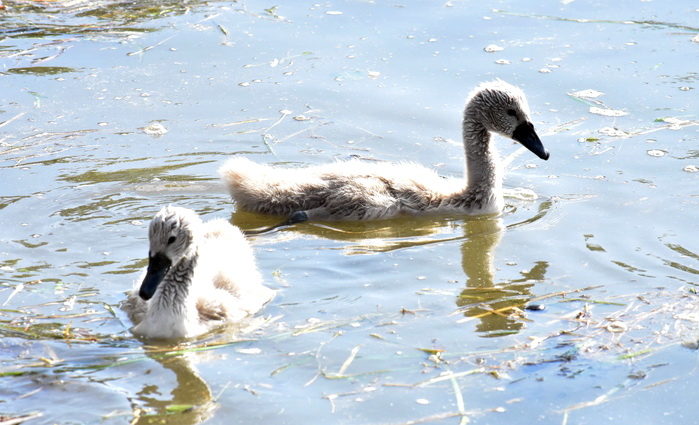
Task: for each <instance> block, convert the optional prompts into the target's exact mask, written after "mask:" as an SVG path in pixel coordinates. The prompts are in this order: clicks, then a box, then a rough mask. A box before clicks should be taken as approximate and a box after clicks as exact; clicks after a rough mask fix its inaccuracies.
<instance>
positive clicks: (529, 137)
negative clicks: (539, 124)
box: [512, 121, 549, 160]
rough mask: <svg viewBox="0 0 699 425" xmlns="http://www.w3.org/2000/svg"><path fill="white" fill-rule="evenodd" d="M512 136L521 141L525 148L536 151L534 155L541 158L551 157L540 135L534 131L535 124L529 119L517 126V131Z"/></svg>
mask: <svg viewBox="0 0 699 425" xmlns="http://www.w3.org/2000/svg"><path fill="white" fill-rule="evenodd" d="M512 138H513V139H515V140H516V141H518V142H519V143H521V144H522V146H524V147H525V148H527V149H529V150H530V151H532V152H534V155H536V156H538V157H539V158H541V159H543V160H547V159H549V151H547V150H546V148H545V147H544V145H543V144H542V143H541V140H539V136H537V135H536V132H535V131H534V125H533V124H532V123H530V122H529V121H527V122H523V123H522V124H520V125H518V126H517V128H515V132H514V133H512Z"/></svg>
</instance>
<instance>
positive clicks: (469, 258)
mask: <svg viewBox="0 0 699 425" xmlns="http://www.w3.org/2000/svg"><path fill="white" fill-rule="evenodd" d="M464 228H465V234H466V239H465V240H464V243H463V245H462V247H461V254H462V265H463V268H464V273H465V274H466V289H464V290H463V291H462V292H461V295H460V296H459V297H458V298H457V300H456V304H457V305H458V306H459V307H461V308H462V309H463V311H464V315H465V316H467V317H477V318H478V319H479V320H480V324H478V325H477V326H476V330H477V331H478V332H484V333H487V334H488V336H500V335H503V334H509V333H516V332H518V331H520V330H521V329H522V327H523V326H524V323H523V322H522V321H520V320H517V319H516V318H513V317H511V316H510V313H511V312H512V310H511V309H510V307H519V306H521V305H522V304H525V303H526V302H527V300H529V299H530V298H531V292H530V288H531V287H532V286H533V285H534V283H535V282H536V281H540V280H542V279H543V278H544V275H545V273H546V269H547V267H548V264H547V263H545V262H538V263H537V264H536V265H535V266H534V267H533V268H532V269H531V270H530V271H528V272H522V278H520V279H515V280H511V281H509V282H508V283H506V284H503V285H496V284H495V266H494V256H493V255H494V251H495V247H496V246H497V245H498V243H500V240H501V239H502V235H503V231H504V226H503V224H502V219H501V218H487V219H478V220H468V221H466V222H465V223H464Z"/></svg>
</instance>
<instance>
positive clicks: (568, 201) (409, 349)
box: [0, 0, 699, 425]
mask: <svg viewBox="0 0 699 425" xmlns="http://www.w3.org/2000/svg"><path fill="white" fill-rule="evenodd" d="M486 3H487V4H486ZM3 4H4V6H5V9H4V10H1V11H0V81H1V82H2V89H1V90H0V168H1V171H0V173H1V175H2V185H1V186H0V226H1V228H2V232H1V233H0V303H2V304H3V305H2V307H1V308H2V310H0V335H2V340H0V415H1V416H2V417H3V418H6V419H7V418H17V417H28V418H31V419H28V420H27V423H36V424H39V423H47V424H48V423H51V424H77V423H81V424H82V423H115V424H117V423H118V424H122V423H144V424H145V423H177V424H195V423H202V422H205V421H206V422H207V423H211V424H230V423H240V424H249V423H261V424H299V423H306V424H328V423H336V424H417V423H443V424H465V423H471V424H512V423H536V424H564V425H565V424H590V423H595V424H601V423H639V424H649V423H653V424H656V425H657V424H678V423H691V421H693V420H694V418H696V417H697V414H699V407H697V404H696V400H695V398H696V397H695V396H694V388H695V382H696V380H697V379H699V372H697V368H698V367H699V362H698V359H697V351H696V348H697V346H698V345H699V298H698V295H697V293H696V290H697V281H698V278H699V243H698V242H697V237H696V235H697V224H696V223H697V219H696V217H697V208H698V207H699V189H697V188H698V187H699V186H698V183H699V173H698V172H697V171H699V168H697V167H699V144H698V143H697V142H698V141H699V116H698V114H697V111H699V100H698V96H697V91H696V90H697V89H698V88H699V87H698V83H697V78H698V74H697V72H698V70H697V64H698V63H699V62H698V59H699V26H698V25H697V22H699V8H697V5H696V4H695V3H694V2H690V1H677V2H660V1H639V0H633V1H632V0H623V1H617V2H594V1H574V0H565V1H543V2H538V3H536V5H533V4H526V5H525V4H523V3H522V2H513V1H495V2H480V3H474V2H465V1H458V0H457V1H448V2H419V4H418V2H407V3H403V4H400V3H383V2H371V1H366V2H364V1H338V2H332V3H313V2H280V3H277V5H278V6H277V5H275V4H274V3H263V2H257V1H249V2H243V1H241V2H232V3H231V2H211V3H199V2H186V3H179V2H148V1H141V2H137V3H133V4H131V3H117V2H109V1H100V2H83V1H81V0H76V1H73V2H67V1H66V2H64V1H60V2H47V3H42V2H33V1H24V0H22V1H15V0H4V3H3ZM494 78H502V79H504V80H506V81H508V82H510V83H513V84H515V85H518V86H519V87H521V88H523V89H524V91H525V92H526V93H527V96H528V100H529V104H530V107H531V109H532V112H533V119H534V121H535V125H536V127H537V129H538V132H539V134H540V135H541V136H542V140H543V142H544V144H545V145H546V147H547V148H548V150H549V151H550V152H551V158H550V160H549V161H546V162H544V161H540V160H539V159H537V158H536V157H534V156H533V155H531V154H530V153H528V152H525V153H522V154H521V155H520V156H518V157H516V158H515V159H514V160H513V162H512V163H511V165H510V167H509V169H508V173H507V175H506V179H505V185H506V187H507V188H508V189H510V190H514V189H524V191H525V192H526V193H529V192H531V191H533V192H535V193H536V194H537V195H538V196H537V197H536V199H533V198H532V197H527V196H516V197H509V198H508V199H507V207H506V209H505V211H504V213H503V215H502V217H498V218H465V217H442V218H426V219H408V218H403V219H396V220H391V221H382V222H377V223H359V224H357V223H341V224H322V223H305V224H300V225H295V226H291V227H287V228H283V229H279V230H277V231H271V232H266V233H262V234H260V235H256V236H254V237H252V238H251V241H252V243H253V246H254V248H255V252H256V254H257V257H258V260H259V264H260V268H261V270H262V271H263V274H264V276H265V280H266V283H267V284H268V285H269V286H270V287H273V288H274V289H277V290H278V295H277V297H276V298H275V299H274V300H273V301H272V302H271V303H270V304H269V305H267V306H266V307H265V308H264V309H263V310H262V311H261V312H260V314H258V315H257V316H256V317H255V319H254V320H253V321H252V323H250V324H248V325H249V326H247V327H246V328H245V329H233V328H228V329H222V330H220V331H219V332H215V333H213V334H211V335H206V336H204V337H201V338H198V339H195V340H192V341H188V342H185V343H182V344H178V345H175V346H173V345H153V344H151V343H149V342H148V341H142V340H139V339H137V338H135V337H133V336H132V335H131V333H130V332H129V328H130V326H131V325H130V323H129V322H128V319H127V318H126V316H125V314H124V313H123V312H122V311H121V310H119V307H118V306H119V302H120V301H122V300H123V299H124V297H125V293H126V292H127V291H128V290H129V289H130V288H131V286H132V284H133V282H134V281H135V280H136V279H137V278H138V276H139V272H140V270H141V269H142V268H143V267H144V266H145V265H146V262H147V261H146V257H147V249H148V248H147V224H148V221H149V220H150V218H151V217H152V216H153V215H154V214H155V212H157V211H158V210H159V209H160V208H161V207H162V206H164V205H167V204H169V203H173V204H177V205H181V206H186V207H190V208H193V209H195V210H196V211H197V212H199V213H200V214H201V215H202V216H203V217H204V218H206V219H210V218H215V217H225V218H229V219H231V220H232V221H233V222H234V223H236V224H238V225H240V226H241V227H243V228H246V229H254V228H260V227H263V226H266V225H269V224H274V223H275V222H277V221H278V218H269V217H264V216H259V215H252V214H247V213H244V212H235V207H234V205H233V204H232V203H231V202H230V199H229V196H228V195H227V193H226V191H225V189H224V188H223V187H222V185H221V184H220V183H219V181H218V177H217V168H218V167H219V166H220V165H221V164H222V163H223V161H225V160H226V159H227V158H228V157H229V156H230V155H233V154H240V155H246V156H248V157H250V158H252V159H254V160H256V161H259V162H265V163H279V164H294V165H297V164H298V165H304V164H321V163H327V162H330V161H333V160H335V159H337V158H345V157H348V156H349V155H360V156H362V157H367V158H374V159H380V160H414V161H418V162H420V163H423V164H425V165H427V166H431V167H435V168H437V169H438V170H439V172H440V173H442V174H444V175H451V176H454V175H460V174H461V173H462V171H463V150H462V147H461V146H460V143H459V137H460V118H461V111H462V108H463V103H464V100H465V98H466V96H467V94H468V93H469V91H470V90H471V89H472V88H473V87H474V86H476V85H477V84H478V83H479V82H481V81H486V80H491V79H494ZM498 143H499V147H500V151H501V153H502V154H503V155H511V154H513V153H515V152H518V151H517V149H518V147H517V146H516V145H514V144H513V143H512V142H511V141H507V140H504V139H499V140H498ZM527 303H530V304H539V305H543V306H545V310H543V311H529V310H524V311H523V312H521V313H520V312H518V310H516V309H515V307H517V308H524V306H525V305H526V304H527Z"/></svg>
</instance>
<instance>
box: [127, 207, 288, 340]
mask: <svg viewBox="0 0 699 425" xmlns="http://www.w3.org/2000/svg"><path fill="white" fill-rule="evenodd" d="M148 236H149V243H150V250H149V253H148V257H149V258H148V268H147V270H146V272H145V276H144V278H143V280H142V282H141V284H140V286H139V287H137V288H134V290H133V291H132V293H131V294H129V296H128V298H127V300H126V301H125V303H124V305H123V308H124V309H125V310H126V312H127V313H128V314H129V317H130V318H131V320H132V321H133V323H134V324H135V326H134V327H133V329H132V331H133V333H134V334H137V335H142V336H145V337H148V338H189V337H193V336H197V335H200V334H202V333H205V332H207V331H209V330H210V329H212V328H213V327H215V326H218V325H221V324H224V323H227V322H237V321H240V320H242V319H244V318H245V317H247V316H248V315H251V314H254V313H256V312H257V311H259V310H260V309H261V308H262V306H263V305H264V304H265V303H267V302H268V301H269V300H271V299H272V297H273V296H274V291H273V290H271V289H269V288H267V287H265V286H264V285H263V284H262V276H261V275H260V272H259V271H258V269H257V265H256V262H255V257H254V254H253V251H252V248H251V247H250V244H249V243H248V241H247V240H246V239H245V237H244V236H243V234H242V233H241V231H240V230H239V229H238V228H237V227H234V226H232V225H231V224H230V223H228V222H227V221H225V220H223V219H217V220H212V221H208V222H206V223H204V222H202V220H201V219H200V218H199V216H198V215H197V214H196V213H195V212H194V211H192V210H189V209H186V208H180V207H174V206H168V207H165V208H163V209H161V210H160V212H158V213H157V214H156V215H155V217H153V219H152V221H151V223H150V226H149V229H148Z"/></svg>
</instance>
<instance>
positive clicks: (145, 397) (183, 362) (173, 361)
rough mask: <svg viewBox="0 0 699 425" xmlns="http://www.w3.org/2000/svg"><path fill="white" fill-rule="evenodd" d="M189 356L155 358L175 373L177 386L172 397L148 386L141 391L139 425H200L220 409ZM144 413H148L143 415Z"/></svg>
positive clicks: (139, 395) (137, 422) (154, 356)
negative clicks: (156, 424)
mask: <svg viewBox="0 0 699 425" xmlns="http://www.w3.org/2000/svg"><path fill="white" fill-rule="evenodd" d="M192 354H194V353H188V354H183V355H178V356H175V357H169V356H166V357H164V356H162V355H152V356H151V357H153V358H154V359H155V360H156V361H157V362H158V363H160V364H161V365H163V367H165V368H166V369H170V370H171V371H172V372H174V373H175V376H176V378H177V386H176V387H175V388H174V389H173V390H172V391H171V393H170V397H165V399H161V398H158V396H161V394H160V388H159V387H158V386H157V385H145V386H144V387H143V388H142V389H141V391H139V392H138V396H137V400H138V405H139V409H135V411H137V412H142V413H140V414H137V417H136V418H135V421H133V422H132V423H135V424H152V423H160V422H161V421H162V423H168V424H177V425H180V424H182V425H184V424H199V423H202V422H204V421H206V420H207V419H209V418H210V417H211V416H212V415H213V413H214V411H215V410H216V403H215V400H214V399H213V397H212V395H211V389H210V388H209V385H208V384H207V383H206V382H205V381H204V380H203V379H202V378H201V377H200V376H199V374H198V373H197V372H196V370H195V369H194V365H193V364H192V362H191V358H190V355H192ZM143 411H144V412H143Z"/></svg>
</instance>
